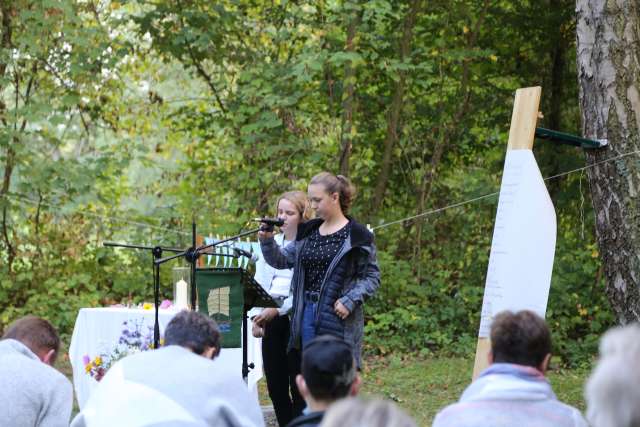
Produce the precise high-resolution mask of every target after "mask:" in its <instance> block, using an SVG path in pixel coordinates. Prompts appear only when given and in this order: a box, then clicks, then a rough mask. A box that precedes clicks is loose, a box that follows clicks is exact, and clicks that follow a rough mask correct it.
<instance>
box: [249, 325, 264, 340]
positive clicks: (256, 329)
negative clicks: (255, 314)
mask: <svg viewBox="0 0 640 427" xmlns="http://www.w3.org/2000/svg"><path fill="white" fill-rule="evenodd" d="M251 335H253V336H254V337H256V338H262V337H263V336H264V329H263V328H261V327H260V326H258V325H257V324H256V322H253V327H252V328H251Z"/></svg>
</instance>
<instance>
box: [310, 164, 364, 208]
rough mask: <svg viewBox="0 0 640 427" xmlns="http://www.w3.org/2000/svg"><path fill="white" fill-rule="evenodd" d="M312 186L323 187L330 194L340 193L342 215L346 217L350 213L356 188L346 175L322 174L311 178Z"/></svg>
mask: <svg viewBox="0 0 640 427" xmlns="http://www.w3.org/2000/svg"><path fill="white" fill-rule="evenodd" d="M311 184H320V185H322V186H323V187H324V189H325V191H326V192H327V193H329V194H333V193H338V195H339V198H340V209H342V213H343V214H345V215H346V214H347V213H348V212H349V208H350V207H351V204H352V203H353V199H354V198H355V196H356V187H355V185H353V184H352V183H351V181H350V180H349V178H347V177H346V176H344V175H334V174H332V173H330V172H320V173H319V174H317V175H316V176H314V177H313V178H311V181H310V182H309V185H311Z"/></svg>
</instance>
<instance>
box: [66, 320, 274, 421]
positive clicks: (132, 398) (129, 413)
mask: <svg viewBox="0 0 640 427" xmlns="http://www.w3.org/2000/svg"><path fill="white" fill-rule="evenodd" d="M164 340H165V341H164V346H163V347H162V348H159V349H157V350H149V351H143V352H140V353H136V354H133V355H131V356H127V357H125V358H123V359H122V360H120V361H118V362H116V364H115V365H113V366H112V367H111V368H109V371H108V372H107V373H106V375H105V376H104V378H102V380H101V381H100V383H99V384H98V386H97V387H96V388H95V390H94V391H93V392H92V394H91V396H90V397H89V400H88V401H87V403H86V405H85V406H84V407H83V408H82V412H81V413H80V414H78V416H77V417H76V418H74V420H73V423H72V424H71V426H72V427H85V426H86V427H102V426H105V427H106V426H128V427H168V426H171V427H262V426H264V419H263V417H262V412H261V411H260V406H259V405H258V401H257V399H256V398H255V397H254V396H252V395H251V393H250V392H249V390H248V389H247V386H246V384H245V383H244V382H243V381H242V378H241V376H240V370H239V369H238V370H237V371H236V372H229V371H228V370H225V368H224V367H222V366H221V365H219V364H218V363H217V361H216V360H213V359H215V358H216V357H217V356H218V354H219V353H220V331H219V330H218V325H216V323H215V322H214V321H213V320H212V319H210V318H209V317H207V316H205V315H204V314H202V313H198V312H194V311H186V310H185V311H181V312H180V313H178V314H176V315H175V316H174V317H173V319H171V321H170V322H169V324H168V325H167V328H166V330H165V334H164Z"/></svg>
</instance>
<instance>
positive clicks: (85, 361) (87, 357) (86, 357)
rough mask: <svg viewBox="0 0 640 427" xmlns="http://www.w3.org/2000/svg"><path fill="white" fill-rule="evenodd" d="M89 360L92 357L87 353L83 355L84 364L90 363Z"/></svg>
mask: <svg viewBox="0 0 640 427" xmlns="http://www.w3.org/2000/svg"><path fill="white" fill-rule="evenodd" d="M89 362H91V358H90V357H89V355H88V354H85V355H84V356H82V364H83V365H88V364H89Z"/></svg>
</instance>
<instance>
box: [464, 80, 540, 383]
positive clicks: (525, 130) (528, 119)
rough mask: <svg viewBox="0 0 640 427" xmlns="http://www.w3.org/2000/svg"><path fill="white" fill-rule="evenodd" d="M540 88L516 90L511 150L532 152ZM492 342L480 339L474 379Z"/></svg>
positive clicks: (481, 368) (486, 360)
mask: <svg viewBox="0 0 640 427" xmlns="http://www.w3.org/2000/svg"><path fill="white" fill-rule="evenodd" d="M541 93H542V88H541V87H540V86H535V87H528V88H522V89H518V90H516V97H515V101H514V103H513V112H512V113H511V128H510V129H509V142H508V144H507V151H509V150H531V149H532V148H533V141H534V138H535V133H536V124H537V122H538V107H539V106H540V95H541ZM490 351H491V340H490V339H489V338H478V343H477V345H476V357H475V362H474V364H473V379H474V380H475V379H476V378H477V377H478V375H480V373H481V372H482V371H484V370H485V369H486V368H487V367H488V366H489V352H490Z"/></svg>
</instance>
